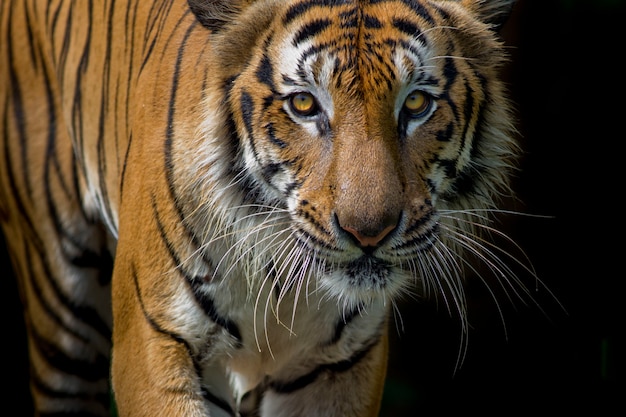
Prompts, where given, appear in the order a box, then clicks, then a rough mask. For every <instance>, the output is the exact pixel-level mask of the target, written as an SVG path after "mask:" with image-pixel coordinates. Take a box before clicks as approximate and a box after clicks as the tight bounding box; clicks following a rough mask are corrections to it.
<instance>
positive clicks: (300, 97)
mask: <svg viewBox="0 0 626 417" xmlns="http://www.w3.org/2000/svg"><path fill="white" fill-rule="evenodd" d="M289 104H290V105H291V109H292V110H293V111H294V112H295V113H297V114H298V115H300V116H311V115H312V114H314V113H315V112H316V111H317V102H316V101H315V97H313V95H312V94H310V93H297V94H294V95H293V96H291V98H290V99H289Z"/></svg>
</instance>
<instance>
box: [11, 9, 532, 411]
mask: <svg viewBox="0 0 626 417" xmlns="http://www.w3.org/2000/svg"><path fill="white" fill-rule="evenodd" d="M513 6H514V0H281V1H278V0H233V1H226V0H188V1H182V0H150V1H148V0H143V1H139V0H118V1H115V2H112V1H102V0H93V1H89V2H86V1H80V2H79V1H68V0H54V1H43V0H19V1H18V0H15V1H13V0H12V1H6V2H2V5H1V9H0V42H1V43H0V46H1V48H0V54H1V56H0V78H1V80H0V115H1V116H0V161H1V163H0V223H1V224H2V230H3V232H4V236H5V238H6V242H7V246H8V249H9V250H10V253H11V260H12V267H13V270H14V271H15V275H16V277H17V279H18V283H19V294H20V297H21V300H22V301H23V305H24V309H23V311H24V320H25V323H26V329H27V334H28V352H29V356H30V360H29V366H30V378H31V384H30V386H31V395H32V398H33V403H34V408H35V413H36V414H37V415H41V416H45V415H55V416H61V415H81V416H106V415H110V414H111V413H114V412H116V413H118V415H120V416H135V417H136V416H161V415H162V416H169V417H174V416H188V417H191V416H194V417H200V416H205V417H206V416H213V417H224V416H273V417H285V416H342V417H349V416H377V415H378V414H379V413H380V410H381V401H382V397H383V392H384V386H385V380H386V378H387V362H388V356H389V354H390V353H389V327H391V326H390V322H391V321H392V319H393V314H394V308H397V305H398V303H399V301H400V300H401V299H403V298H405V297H407V296H408V297H415V296H417V297H418V298H420V297H422V296H424V297H425V294H429V293H433V292H434V293H437V294H445V298H446V300H447V302H448V303H449V305H450V307H451V308H453V309H457V310H458V311H459V313H460V315H461V316H463V317H466V314H465V313H466V312H465V308H466V300H465V292H464V276H465V272H466V271H467V269H468V268H467V267H468V265H470V264H469V261H468V258H469V257H473V258H477V259H478V260H479V261H482V263H483V264H484V265H486V266H487V269H488V270H491V271H492V272H493V274H494V275H498V276H500V275H501V276H502V278H501V283H502V285H510V286H515V285H516V282H517V279H516V276H515V275H514V272H513V270H512V269H510V268H509V267H508V266H507V261H508V259H506V256H503V254H502V253H500V252H499V251H498V250H497V247H496V246H495V244H494V243H492V240H490V239H491V238H490V236H491V234H490V233H489V232H490V231H491V232H495V233H496V234H498V233H500V232H499V231H498V230H497V229H495V226H493V223H492V218H493V216H494V215H495V214H496V213H497V212H498V207H500V204H501V202H502V199H503V196H510V195H514V190H513V187H512V185H511V183H512V178H513V176H514V175H515V174H514V173H515V172H517V170H518V166H519V162H518V161H519V157H520V155H521V150H520V148H521V146H520V143H519V142H520V141H519V139H518V132H517V130H516V120H515V112H514V106H513V104H512V103H511V102H512V100H511V99H510V98H509V95H508V92H507V85H506V83H505V81H504V80H503V77H502V74H501V69H502V67H503V66H504V64H505V63H507V62H508V60H509V58H508V53H507V49H506V46H505V42H504V41H503V39H502V38H501V35H500V34H499V30H500V28H501V27H502V25H503V23H504V22H505V21H506V20H507V18H508V16H509V15H510V13H511V10H512V8H513ZM483 232H485V233H483ZM470 268H472V267H470ZM520 291H524V290H523V289H521V290H520Z"/></svg>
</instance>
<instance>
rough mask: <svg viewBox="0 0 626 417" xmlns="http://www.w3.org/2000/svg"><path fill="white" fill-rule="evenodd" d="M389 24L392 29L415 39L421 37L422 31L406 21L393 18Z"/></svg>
mask: <svg viewBox="0 0 626 417" xmlns="http://www.w3.org/2000/svg"><path fill="white" fill-rule="evenodd" d="M391 24H392V25H393V27H395V28H396V29H398V30H399V31H400V32H402V33H404V34H406V35H409V36H412V37H415V38H417V37H419V36H421V35H422V31H421V30H420V29H419V28H418V27H417V25H416V24H414V23H413V22H411V21H409V20H407V19H399V18H394V19H393V20H392V22H391Z"/></svg>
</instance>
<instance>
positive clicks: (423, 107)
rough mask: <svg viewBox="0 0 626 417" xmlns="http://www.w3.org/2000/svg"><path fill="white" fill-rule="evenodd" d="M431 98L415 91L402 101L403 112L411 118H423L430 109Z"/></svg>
mask: <svg viewBox="0 0 626 417" xmlns="http://www.w3.org/2000/svg"><path fill="white" fill-rule="evenodd" d="M430 103H431V98H430V96H429V95H427V94H426V93H423V92H422V91H418V90H415V91H413V92H412V93H411V94H409V95H408V96H407V98H406V99H405V100H404V110H405V111H406V112H407V113H408V114H410V115H411V116H413V117H420V116H423V115H424V113H426V111H428V109H429V108H430Z"/></svg>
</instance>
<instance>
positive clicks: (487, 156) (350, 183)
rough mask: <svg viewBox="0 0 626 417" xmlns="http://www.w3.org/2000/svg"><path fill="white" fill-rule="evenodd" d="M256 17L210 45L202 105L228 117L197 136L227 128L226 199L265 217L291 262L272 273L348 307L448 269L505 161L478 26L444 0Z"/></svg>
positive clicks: (493, 80)
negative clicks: (304, 280) (270, 216)
mask: <svg viewBox="0 0 626 417" xmlns="http://www.w3.org/2000/svg"><path fill="white" fill-rule="evenodd" d="M263 7H264V8H265V9H264V11H263V13H261V12H260V10H258V9H255V8H254V7H251V9H252V12H251V13H250V14H249V15H245V14H244V16H243V18H241V19H240V22H241V23H239V24H236V25H232V26H230V27H229V26H226V27H225V28H223V29H221V30H222V31H221V32H218V34H217V36H216V40H215V43H214V45H215V47H216V56H217V60H216V64H217V65H216V66H215V68H214V72H212V73H215V74H219V76H218V79H219V80H221V83H220V84H219V85H220V86H221V88H220V89H219V90H215V91H214V92H213V94H211V95H209V99H208V100H207V101H206V103H208V105H207V107H209V108H211V109H213V108H214V104H213V103H222V102H224V101H226V102H227V104H228V108H229V110H230V114H228V115H224V118H223V119H220V118H214V114H215V111H213V110H211V112H210V113H207V118H213V122H211V121H209V122H208V123H206V124H205V131H206V132H211V133H207V134H206V136H210V134H212V132H213V131H215V130H216V128H215V126H214V125H215V123H217V124H220V125H221V124H224V125H227V124H228V123H232V124H233V125H234V126H236V127H237V136H238V143H237V145H238V147H237V149H236V150H235V151H234V153H235V154H236V155H238V157H237V160H238V162H237V163H236V169H235V171H237V172H238V173H239V174H238V175H239V176H240V177H241V181H242V183H245V184H247V185H246V187H245V188H244V189H245V195H243V194H242V195H241V196H240V199H241V200H244V201H247V202H248V204H257V205H259V206H264V207H271V208H272V209H273V210H276V211H280V216H284V217H285V218H286V219H285V220H284V221H285V223H286V224H288V226H285V229H287V230H288V232H287V233H285V238H286V239H287V240H289V241H291V242H292V243H291V247H292V249H291V251H292V252H296V253H299V254H300V255H299V256H298V258H297V260H295V259H294V258H289V260H288V262H293V263H298V265H295V266H294V265H292V266H290V267H282V269H283V270H290V271H292V276H299V277H305V276H307V274H308V271H314V272H315V274H316V275H317V279H318V284H319V286H320V287H321V288H323V289H324V290H325V291H326V292H327V293H328V294H330V295H331V296H332V297H334V298H337V299H340V300H343V302H345V303H346V304H347V305H349V306H350V307H354V306H355V305H359V304H361V303H367V302H369V301H370V300H371V299H372V298H378V297H385V298H387V297H389V298H393V297H395V296H396V295H397V294H398V293H400V292H402V291H403V290H404V289H405V288H406V287H407V286H408V285H410V284H411V285H412V284H415V283H416V282H417V281H419V280H422V279H424V276H425V278H426V279H428V277H429V276H430V275H432V273H431V272H429V271H432V270H433V269H439V270H446V269H447V268H448V267H443V268H442V267H436V266H435V265H436V264H437V263H439V262H442V263H444V264H447V265H448V266H449V265H453V264H454V263H455V262H456V261H454V260H452V259H453V258H455V257H456V256H457V249H455V246H458V242H459V241H460V242H461V243H460V246H467V244H466V242H465V241H464V239H465V238H464V237H462V234H463V233H464V231H467V230H470V229H472V228H471V227H470V226H469V224H470V222H469V221H467V220H460V219H463V213H462V210H466V209H472V210H476V209H485V208H487V207H490V206H491V205H492V203H493V201H492V197H493V195H494V193H495V192H497V190H502V189H506V171H507V169H508V167H509V162H510V161H509V160H510V156H511V155H512V154H513V150H514V145H513V144H512V141H511V139H510V136H511V127H510V121H509V116H508V114H507V111H508V110H507V109H508V105H507V103H506V101H505V99H504V95H503V92H502V86H501V84H500V83H499V81H498V80H497V76H496V71H497V69H498V66H499V65H500V64H501V62H502V60H503V51H502V47H501V45H500V44H499V43H498V41H497V40H495V39H494V38H493V36H492V35H491V34H490V33H491V32H490V31H489V27H488V25H487V24H486V23H482V22H479V21H478V20H477V19H478V18H479V17H480V16H479V15H476V16H472V15H471V14H468V13H467V11H466V10H464V9H461V5H460V4H458V2H430V1H426V2H393V6H391V5H390V2H356V3H354V2H337V3H336V4H333V5H330V6H329V5H326V4H322V3H318V2H306V3H302V2H296V3H294V4H291V3H290V2H277V3H273V4H272V7H271V8H270V9H269V10H268V9H267V4H264V5H263ZM246 16H247V17H246ZM264 17H266V19H267V20H264ZM255 19H256V20H255ZM226 39H228V41H227V40H226ZM234 39H235V40H236V39H241V41H239V42H237V41H233V40H234ZM233 57H236V60H235V59H233ZM229 119H230V122H229ZM233 176H234V175H233V174H232V173H231V174H230V175H224V177H231V178H232V177H233ZM210 206H211V207H213V206H215V205H210ZM459 222H460V223H459ZM471 233H474V232H471ZM455 241H456V242H457V244H455ZM434 258H443V260H434V261H433V260H432V259H434ZM304 269H306V270H307V272H305V271H303V270H304ZM453 269H454V268H453ZM420 276H421V277H420ZM290 279H295V278H292V277H290V278H287V280H290ZM433 279H434V278H433Z"/></svg>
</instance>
